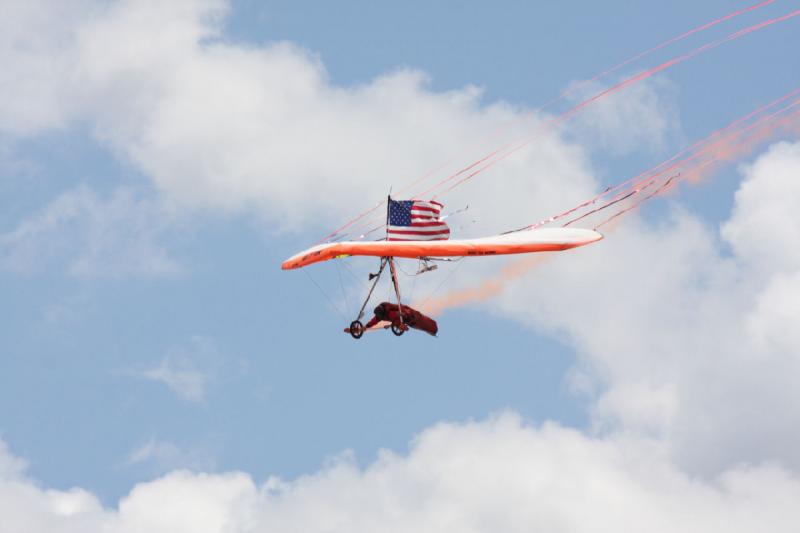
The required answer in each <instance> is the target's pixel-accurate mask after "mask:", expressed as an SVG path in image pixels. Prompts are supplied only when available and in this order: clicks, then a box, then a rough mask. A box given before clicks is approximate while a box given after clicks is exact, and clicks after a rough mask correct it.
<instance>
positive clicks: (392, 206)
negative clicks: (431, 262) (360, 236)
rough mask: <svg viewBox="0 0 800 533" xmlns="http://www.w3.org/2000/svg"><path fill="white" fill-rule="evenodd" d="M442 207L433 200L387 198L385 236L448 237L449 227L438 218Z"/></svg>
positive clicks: (410, 238)
mask: <svg viewBox="0 0 800 533" xmlns="http://www.w3.org/2000/svg"><path fill="white" fill-rule="evenodd" d="M442 207H444V206H443V205H442V204H440V203H439V202H434V201H433V200H431V201H429V202H425V201H422V200H399V201H398V200H392V199H389V225H388V227H387V231H386V238H387V240H390V241H441V240H446V239H447V238H449V237H450V228H448V227H447V224H445V223H444V221H443V220H442V219H441V218H439V216H440V214H441V212H442Z"/></svg>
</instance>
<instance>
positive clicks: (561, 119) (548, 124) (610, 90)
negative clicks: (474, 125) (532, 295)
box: [421, 9, 800, 198]
mask: <svg viewBox="0 0 800 533" xmlns="http://www.w3.org/2000/svg"><path fill="white" fill-rule="evenodd" d="M798 15H800V9H798V10H795V11H792V12H791V13H789V14H787V15H784V16H782V17H777V18H774V19H770V20H767V21H764V22H760V23H758V24H755V25H753V26H750V27H748V28H745V29H743V30H739V31H737V32H735V33H732V34H730V35H728V36H727V37H725V38H723V39H720V40H717V41H714V42H711V43H708V44H705V45H703V46H701V47H699V48H696V49H694V50H692V51H691V52H689V53H686V54H683V55H681V56H678V57H675V58H673V59H670V60H669V61H665V62H664V63H661V64H660V65H657V66H655V67H653V68H651V69H648V70H646V71H644V72H642V73H640V74H637V75H635V76H632V77H630V78H628V79H626V80H624V81H621V82H620V83H617V84H616V85H614V86H612V87H610V88H608V89H606V90H604V91H602V92H600V93H598V94H596V95H594V96H592V97H591V98H589V99H587V100H585V101H583V102H581V103H580V104H578V105H576V106H574V107H572V108H571V109H568V110H567V111H565V112H564V113H562V114H560V115H558V116H557V117H555V118H553V119H552V120H550V121H548V122H546V123H545V124H544V126H545V127H547V128H552V127H555V126H557V125H559V124H561V123H562V122H564V121H565V120H567V119H568V118H570V117H571V116H572V115H574V114H576V113H578V112H579V111H581V110H582V109H583V108H584V107H586V106H587V105H589V104H591V103H593V102H596V101H598V100H599V99H601V98H604V97H606V96H608V95H610V94H613V93H616V92H617V91H620V90H622V89H624V88H626V87H628V86H630V85H632V84H634V83H637V82H639V81H642V80H645V79H648V78H650V77H652V76H654V75H655V74H658V73H659V72H662V71H664V70H667V69H668V68H670V67H672V66H675V65H677V64H679V63H683V62H684V61H687V60H688V59H691V58H693V57H695V56H697V55H699V54H701V53H703V52H707V51H709V50H713V49H714V48H717V47H719V46H722V45H723V44H725V43H727V42H730V41H733V40H735V39H738V38H740V37H743V36H745V35H748V34H750V33H753V32H755V31H758V30H760V29H763V28H766V27H768V26H771V25H773V24H777V23H778V22H783V21H786V20H789V19H791V18H794V17H796V16H798ZM535 139H536V137H534V138H530V139H527V140H525V141H524V142H522V143H521V144H518V145H517V146H515V147H514V148H512V149H511V150H509V151H507V152H505V153H504V154H503V155H501V156H500V157H498V158H496V159H493V160H491V161H490V162H489V163H487V164H486V165H484V166H483V167H481V168H479V169H477V170H475V171H474V172H471V173H470V174H468V175H467V176H465V177H463V178H461V179H460V180H458V181H457V182H456V183H454V184H453V185H450V186H449V187H448V188H446V189H444V190H443V191H441V192H439V193H437V194H436V195H435V196H434V198H439V197H440V196H441V195H443V194H446V193H448V192H450V191H452V190H453V189H455V188H456V187H458V186H460V185H461V184H463V183H465V182H466V181H468V180H470V179H472V178H473V177H475V176H477V175H478V174H480V173H481V172H484V171H485V170H487V169H489V168H491V167H492V166H494V165H495V164H497V163H499V162H500V161H503V160H504V159H506V158H507V157H508V156H510V155H512V154H514V153H516V152H518V151H519V150H521V149H522V148H525V147H526V146H528V145H529V144H530V143H532V142H533V141H534V140H535ZM455 177H456V175H452V176H449V177H447V178H445V179H444V180H442V181H440V182H439V183H437V184H436V185H434V186H433V187H431V188H429V189H427V190H426V191H425V192H423V193H421V194H427V193H429V192H431V191H433V190H435V189H437V188H439V187H441V186H443V185H445V184H446V183H447V182H448V181H451V180H452V179H454V178H455Z"/></svg>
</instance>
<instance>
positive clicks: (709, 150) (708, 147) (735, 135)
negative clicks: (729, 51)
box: [564, 89, 800, 226]
mask: <svg viewBox="0 0 800 533" xmlns="http://www.w3.org/2000/svg"><path fill="white" fill-rule="evenodd" d="M798 92H800V89H796V90H794V91H792V92H791V93H789V94H790V95H792V94H797V93H798ZM783 99H785V97H783V98H781V99H779V100H783ZM769 105H770V104H768V105H767V106H762V108H759V109H763V108H765V107H768V106H769ZM797 105H800V100H795V101H794V102H792V103H790V104H789V105H787V106H784V107H782V108H781V109H779V110H778V111H775V112H774V113H771V114H769V115H766V116H764V117H761V118H760V119H758V120H757V121H756V122H754V123H752V124H750V125H748V126H747V127H744V128H742V129H739V130H734V131H732V132H729V133H727V134H725V135H724V136H722V137H721V138H719V139H717V140H716V141H715V142H713V143H710V142H709V141H710V140H711V139H712V138H715V137H717V136H719V133H720V132H719V131H718V132H714V133H712V134H711V135H709V136H708V137H706V139H704V140H703V141H700V142H698V143H695V144H694V145H692V146H700V145H703V144H705V146H704V147H703V148H702V149H701V150H697V151H695V153H693V154H692V155H690V156H688V157H686V158H685V159H683V160H680V161H678V162H676V163H674V164H673V165H671V166H669V167H667V168H664V169H662V170H660V171H658V172H657V173H655V174H654V172H655V171H656V170H657V169H658V168H659V167H661V166H662V165H663V163H661V164H659V165H657V166H655V167H653V168H652V169H650V170H647V171H645V172H643V173H642V174H640V175H639V176H643V175H646V176H647V177H646V178H642V179H640V180H638V181H634V183H633V184H632V185H631V186H630V187H629V188H627V189H624V190H622V191H621V192H619V193H618V194H617V195H616V196H614V197H613V198H611V199H610V200H609V201H608V202H607V203H605V204H604V205H602V206H600V207H598V208H596V209H593V210H591V211H588V212H587V213H584V214H582V215H580V216H578V217H576V218H573V219H572V220H570V221H569V222H567V223H566V224H564V226H568V225H570V224H572V223H573V222H577V221H579V220H582V219H584V218H586V217H588V216H590V215H593V214H594V213H597V212H599V211H603V210H605V209H606V208H608V207H610V206H612V205H614V204H617V203H619V202H621V201H623V200H625V199H627V198H629V197H632V196H633V195H634V194H638V193H639V192H641V190H642V189H644V188H646V187H649V186H650V185H652V184H653V183H654V182H655V181H656V180H657V179H659V177H661V176H664V175H667V174H671V173H673V172H683V173H685V172H687V169H684V167H686V166H687V165H688V164H692V163H694V162H695V161H696V160H699V159H700V158H701V157H703V156H707V155H709V154H710V155H711V156H712V159H711V161H712V162H721V161H725V160H728V159H729V158H728V157H723V156H722V155H721V154H718V153H717V152H716V150H718V149H720V148H721V149H723V150H725V149H728V150H733V153H734V154H735V155H736V156H738V155H739V154H740V152H741V149H737V147H736V145H734V144H733V143H734V142H735V141H737V140H738V139H740V138H742V137H743V136H744V135H745V134H747V133H751V132H755V133H763V132H764V130H763V128H767V127H770V126H772V128H773V129H774V128H776V127H781V126H782V125H783V124H782V123H781V122H778V123H777V124H772V120H773V119H774V118H776V117H777V116H779V115H781V114H783V113H786V111H788V110H790V109H792V108H793V107H795V106H797ZM752 116H753V113H750V114H749V115H748V116H746V117H743V119H747V118H750V117H752ZM743 119H740V120H737V121H736V122H734V123H732V124H731V125H730V126H728V127H727V128H725V129H723V130H720V131H725V130H729V129H731V127H732V126H736V125H741V123H742V122H743ZM767 132H768V133H771V130H767ZM706 143H707V144H706ZM686 153H688V150H683V151H682V152H680V153H679V154H677V156H681V155H682V154H686ZM677 156H676V157H673V158H670V160H673V159H676V158H677ZM708 163H709V162H704V163H702V165H701V166H706V165H707V164H708ZM689 171H690V172H693V173H696V169H691V170H689ZM676 177H677V175H673V176H672V177H670V178H669V181H670V182H672V181H673V179H674V178H676ZM683 179H685V178H683ZM634 180H636V178H634ZM646 180H649V181H648V183H647V184H646V185H644V186H643V185H642V183H643V182H644V181H646ZM675 181H677V180H675ZM630 182H631V180H628V181H627V182H625V183H630ZM621 185H623V184H620V186H621ZM620 186H617V187H615V188H619V187H620ZM659 192H663V191H659ZM604 194H605V193H604ZM652 196H653V195H651V196H648V197H647V199H649V198H651V197H652ZM639 203H641V202H639ZM581 205H585V202H584V204H581ZM575 210H576V209H573V210H570V211H571V212H572V211H575ZM611 218H614V217H611Z"/></svg>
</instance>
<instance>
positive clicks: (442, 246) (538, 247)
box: [281, 228, 603, 270]
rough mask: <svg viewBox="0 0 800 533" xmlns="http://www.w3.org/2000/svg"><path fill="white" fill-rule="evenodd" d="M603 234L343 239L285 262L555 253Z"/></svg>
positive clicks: (563, 231)
mask: <svg viewBox="0 0 800 533" xmlns="http://www.w3.org/2000/svg"><path fill="white" fill-rule="evenodd" d="M602 238H603V236H602V235H601V234H600V233H598V232H596V231H594V230H589V229H580V228H542V229H536V230H529V231H518V232H514V233H507V234H505V235H496V236H494V237H483V238H480V239H462V240H449V241H369V242H360V241H344V242H332V243H327V244H320V245H318V246H314V247H312V248H309V249H308V250H305V251H302V252H300V253H299V254H297V255H294V256H292V257H290V258H289V259H287V260H286V261H284V262H283V264H282V265H281V268H283V269H284V270H291V269H294V268H302V267H304V266H308V265H311V264H313V263H319V262H321V261H327V260H329V259H334V258H337V257H343V256H375V257H407V258H412V259H413V258H417V257H467V256H479V255H505V254H525V253H530V252H554V251H560V250H567V249H569V248H575V247H577V246H583V245H585V244H589V243H593V242H595V241H599V240H600V239H602Z"/></svg>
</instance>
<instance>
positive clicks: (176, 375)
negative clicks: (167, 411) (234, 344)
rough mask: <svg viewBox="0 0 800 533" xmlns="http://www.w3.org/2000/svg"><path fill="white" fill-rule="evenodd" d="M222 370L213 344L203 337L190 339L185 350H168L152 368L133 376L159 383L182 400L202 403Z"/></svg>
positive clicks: (177, 348) (181, 348)
mask: <svg viewBox="0 0 800 533" xmlns="http://www.w3.org/2000/svg"><path fill="white" fill-rule="evenodd" d="M222 366H223V362H222V359H221V356H220V354H219V352H218V351H217V349H216V347H215V346H214V343H213V342H211V340H209V339H207V338H205V337H193V338H192V339H191V340H190V342H189V343H188V344H186V345H185V346H179V347H175V348H172V349H170V350H169V351H168V352H167V354H166V355H165V356H164V358H163V359H162V360H161V362H160V363H158V364H157V365H156V366H155V367H153V368H150V369H147V370H143V371H137V372H134V373H133V374H134V375H136V376H140V377H143V378H145V379H149V380H152V381H157V382H160V383H163V384H164V385H166V386H167V387H169V388H170V390H172V391H173V392H174V393H175V394H177V395H178V396H180V397H181V398H183V399H184V400H187V401H190V402H202V401H203V400H205V397H206V393H207V391H208V387H209V384H210V383H211V382H212V381H213V379H214V378H218V377H219V372H220V370H221V368H222Z"/></svg>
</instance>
